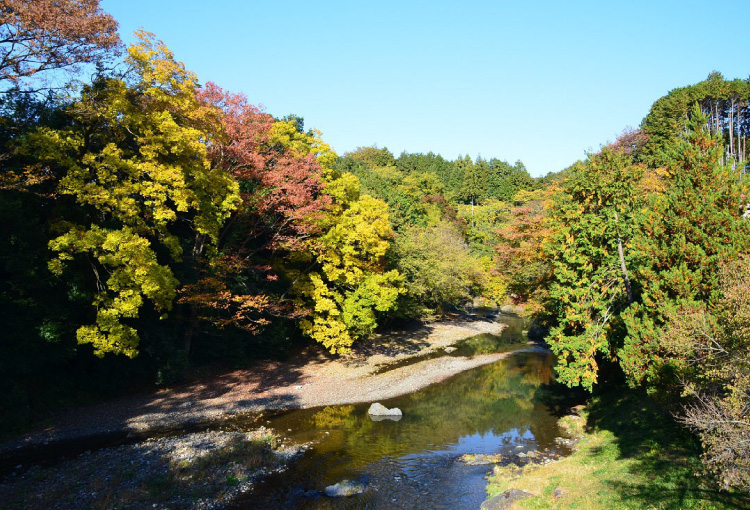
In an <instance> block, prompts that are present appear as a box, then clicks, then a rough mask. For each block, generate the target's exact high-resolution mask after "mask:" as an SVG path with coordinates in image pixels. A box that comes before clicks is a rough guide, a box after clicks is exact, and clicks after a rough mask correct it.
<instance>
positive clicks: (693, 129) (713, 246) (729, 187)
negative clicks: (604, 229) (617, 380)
mask: <svg viewBox="0 0 750 510" xmlns="http://www.w3.org/2000/svg"><path fill="white" fill-rule="evenodd" d="M706 120H707V119H706V117H705V116H703V115H701V113H700V111H699V110H698V108H697V107H696V108H695V109H694V110H693V113H692V115H691V120H690V121H689V123H688V134H687V136H686V137H685V138H683V139H680V140H678V141H677V145H676V147H675V148H674V149H673V152H674V153H675V154H676V156H675V157H674V159H673V160H671V161H670V162H669V165H668V166H667V173H666V178H665V179H666V183H665V186H664V187H665V189H664V191H663V192H661V193H653V194H651V195H650V199H649V202H648V206H647V207H645V208H644V211H643V215H642V219H641V221H640V222H639V230H638V235H637V236H635V237H634V239H633V252H634V253H635V254H636V255H637V260H636V261H635V264H634V265H635V271H634V278H635V279H636V280H637V281H638V286H639V299H638V300H637V302H636V303H635V304H634V306H632V307H631V308H630V309H629V310H628V312H627V313H626V314H625V315H624V322H625V325H626V327H627V336H626V338H625V343H624V346H623V348H622V350H621V352H620V354H619V358H620V363H621V365H622V367H623V369H624V371H625V373H626V374H627V376H628V378H629V380H630V381H631V383H633V384H637V383H650V384H655V383H657V382H659V381H660V380H664V381H667V380H668V379H669V378H670V375H669V374H670V372H671V370H672V363H671V361H670V357H669V356H668V355H667V354H666V353H665V352H664V349H663V347H662V346H661V345H660V338H661V334H662V328H663V325H664V322H665V319H664V317H665V315H668V314H670V313H673V312H674V310H675V309H676V308H677V307H679V306H682V305H683V304H684V303H690V302H704V303H710V302H711V301H712V300H713V299H714V293H715V292H716V289H717V285H718V282H719V273H720V272H719V267H720V264H721V262H722V261H732V260H734V259H735V258H736V257H737V256H738V254H739V253H743V252H745V251H746V250H747V246H750V237H748V236H749V235H750V228H749V226H748V222H747V221H743V220H742V218H741V217H740V214H739V205H740V195H741V191H740V189H739V188H738V180H737V178H736V175H735V173H736V172H734V171H732V170H731V169H730V168H728V167H725V166H723V165H722V164H721V159H722V153H723V148H722V145H721V140H720V138H719V137H718V136H716V135H714V136H712V135H710V134H709V133H708V131H707V129H705V126H706ZM665 377H666V379H665Z"/></svg>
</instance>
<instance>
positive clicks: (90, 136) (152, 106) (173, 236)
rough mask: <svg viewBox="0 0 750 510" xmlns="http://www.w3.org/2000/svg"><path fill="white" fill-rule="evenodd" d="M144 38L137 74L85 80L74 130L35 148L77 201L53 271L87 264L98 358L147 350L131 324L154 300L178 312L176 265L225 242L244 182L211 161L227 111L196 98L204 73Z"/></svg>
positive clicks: (89, 333) (135, 57)
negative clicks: (215, 130)
mask: <svg viewBox="0 0 750 510" xmlns="http://www.w3.org/2000/svg"><path fill="white" fill-rule="evenodd" d="M137 36H138V40H139V42H138V43H137V44H134V45H132V46H131V47H130V48H129V49H128V56H127V58H126V62H127V64H128V65H129V66H130V67H131V71H130V73H129V74H128V75H127V76H126V77H125V78H124V79H123V78H108V77H104V78H100V79H98V80H96V81H95V82H94V83H93V84H92V85H91V86H88V87H86V88H85V89H84V91H83V93H82V94H81V97H80V98H79V99H78V100H77V101H76V102H75V103H74V104H73V105H72V106H71V107H70V110H69V115H70V116H71V118H72V122H71V123H70V127H67V128H64V129H58V130H51V129H42V130H40V131H38V132H37V133H35V134H34V135H33V136H31V137H30V138H29V140H28V146H27V147H28V150H33V151H35V152H36V153H37V154H39V155H41V156H40V158H41V159H42V160H43V162H44V163H45V164H47V165H49V166H50V167H53V168H56V169H57V170H58V171H59V172H61V173H62V174H63V177H62V179H61V181H60V186H59V189H58V193H59V194H60V195H61V196H63V197H65V196H68V197H71V198H72V199H73V200H74V203H75V206H74V207H73V209H72V212H69V213H68V216H69V217H70V219H68V220H66V221H59V222H58V223H57V224H56V225H55V226H54V227H53V228H54V229H55V231H56V234H57V237H55V238H54V239H52V241H50V244H49V246H50V249H51V250H52V251H53V252H54V253H55V258H54V259H53V260H52V261H51V262H50V264H49V266H50V269H51V270H52V272H53V273H56V274H61V273H62V272H63V270H65V268H66V267H67V266H69V265H70V264H71V263H72V262H74V261H77V262H80V263H83V264H88V265H89V267H90V269H91V271H92V273H93V275H94V280H95V285H96V291H95V298H94V302H93V305H94V306H95V309H96V312H95V317H94V320H93V323H92V324H88V325H83V326H81V327H80V328H79V329H78V332H77V336H78V342H79V343H88V344H92V345H93V347H94V353H95V354H96V355H98V356H103V355H104V354H105V353H116V354H124V355H126V356H129V357H134V356H135V355H137V353H138V343H139V336H138V332H137V330H136V328H135V327H134V323H133V319H135V318H137V317H138V315H139V312H140V311H141V310H142V308H143V307H144V306H145V304H146V302H150V304H151V306H152V307H153V308H154V309H155V310H156V311H157V312H159V313H162V314H163V313H166V312H167V311H169V310H170V309H171V307H172V303H173V301H174V298H175V295H176V289H177V286H178V281H177V278H176V277H175V274H174V271H173V268H174V266H175V265H176V264H177V263H178V262H179V263H182V264H183V266H184V265H186V263H189V261H190V260H197V259H198V258H199V257H200V256H201V255H202V254H203V253H204V252H205V251H206V250H207V249H210V248H211V246H213V245H215V243H216V242H217V239H218V236H219V231H220V228H221V226H222V224H223V222H224V221H225V219H226V218H227V217H228V216H229V215H230V214H231V212H232V211H233V210H234V209H235V207H236V206H237V204H238V203H239V193H238V191H239V190H238V185H237V183H236V181H235V180H234V179H233V178H232V177H230V176H229V175H228V174H227V173H226V172H224V171H223V170H220V169H217V168H214V167H212V165H211V164H210V163H209V160H208V157H207V145H206V144H207V143H210V142H211V138H212V136H213V134H212V132H211V129H212V126H215V125H216V119H217V118H218V111H217V110H216V109H215V108H212V107H210V106H207V105H206V104H205V103H203V102H200V101H199V100H198V99H197V98H196V90H197V80H196V77H195V75H194V74H192V73H191V72H189V71H187V70H186V69H185V67H184V65H183V64H182V63H180V62H177V61H175V59H174V57H173V55H172V53H171V52H170V51H169V50H168V49H167V48H166V47H165V46H164V44H163V43H162V42H160V41H157V40H155V39H154V37H153V35H151V34H148V33H145V32H139V33H137ZM186 259H187V262H186Z"/></svg>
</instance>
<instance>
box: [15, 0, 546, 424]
mask: <svg viewBox="0 0 750 510" xmlns="http://www.w3.org/2000/svg"><path fill="white" fill-rule="evenodd" d="M2 16H3V24H2V27H3V31H4V34H5V36H6V37H5V38H4V39H3V40H2V41H1V42H0V51H2V55H3V59H2V66H1V67H0V82H2V83H3V88H2V92H0V144H1V145H2V151H3V169H2V173H1V174H0V195H1V197H0V198H1V200H0V220H1V221H0V223H1V224H2V230H0V233H1V234H2V236H3V237H2V241H3V242H2V243H0V246H2V248H1V249H0V272H1V273H2V276H3V278H2V283H1V284H0V302H1V303H2V306H0V316H2V318H4V319H5V323H6V324H7V325H8V326H7V328H6V334H4V335H3V336H2V340H0V342H1V343H0V351H2V354H3V355H2V356H0V365H1V366H0V370H2V373H3V377H2V378H0V381H2V384H3V388H2V391H0V394H1V395H2V397H0V408H1V409H0V410H1V411H2V412H0V416H2V420H3V426H4V427H5V426H8V425H10V424H12V423H22V422H23V421H24V420H26V419H28V418H29V417H30V416H32V415H33V413H34V412H35V410H38V409H42V408H44V407H45V406H49V405H53V406H54V405H57V402H58V401H60V402H69V401H71V400H73V399H76V398H84V399H85V398H90V397H92V396H93V397H97V396H106V395H110V394H115V393H118V392H122V391H128V389H129V388H131V387H133V386H135V387H143V385H146V384H153V383H158V384H167V383H169V382H170V381H174V380H175V379H178V378H180V377H181V376H182V374H184V372H185V370H186V369H187V368H189V367H190V366H191V365H196V364H197V365H199V364H203V363H208V362H212V361H215V360H219V361H222V362H225V363H226V362H228V363H232V364H242V363H245V362H246V361H248V360H251V359H253V358H257V357H259V356H268V355H281V354H283V353H284V351H285V350H286V349H287V348H288V347H289V346H290V343H291V342H292V341H295V340H298V339H300V340H304V339H305V338H308V339H311V340H313V341H316V342H319V343H320V344H322V345H323V346H324V347H325V348H326V349H327V350H328V351H330V352H331V353H344V352H346V351H347V350H349V349H350V348H351V346H352V345H354V343H355V342H357V341H361V340H362V339H365V338H367V337H369V336H371V335H372V333H373V332H375V330H376V328H377V327H378V325H379V324H382V323H383V322H384V321H392V320H395V319H399V318H401V319H404V318H406V319H414V318H416V319H423V318H425V317H431V316H438V315H443V314H445V313H446V312H448V311H450V310H452V309H455V308H456V307H460V306H462V305H464V304H465V303H467V302H471V300H473V299H477V298H479V297H482V296H483V297H484V298H485V299H486V300H489V301H492V302H496V303H497V302H500V301H501V300H502V299H504V298H505V283H504V279H503V278H502V277H501V275H500V273H499V271H498V267H497V262H498V259H497V255H496V254H495V250H494V244H495V243H496V240H497V236H496V234H495V231H496V230H497V228H498V226H499V225H501V224H502V222H503V221H504V218H505V215H506V211H508V210H509V207H510V203H511V202H512V200H513V197H514V196H515V194H516V193H517V192H518V191H519V190H530V189H533V188H535V187H536V185H537V184H536V181H535V180H534V179H532V178H531V177H530V176H529V174H528V172H526V170H525V168H524V167H523V164H521V163H520V162H517V163H515V164H514V165H510V164H508V163H505V162H503V161H499V160H496V159H492V160H490V161H485V160H482V159H481V158H480V159H477V160H476V161H473V160H471V159H470V158H469V157H459V158H458V159H456V160H455V161H449V160H446V159H443V158H442V157H440V156H436V155H434V154H427V155H423V154H402V155H401V156H400V157H398V158H396V157H394V156H393V155H392V154H391V153H390V152H389V151H388V150H387V149H379V148H376V147H365V148H361V149H358V150H356V151H354V152H352V153H350V154H347V155H345V156H343V157H339V156H337V155H336V154H335V153H334V152H333V151H332V150H331V148H330V147H329V146H328V145H327V144H326V143H325V142H324V141H323V140H322V137H321V134H320V133H319V132H317V131H315V130H306V129H305V126H304V121H303V119H301V118H300V117H297V116H295V115H289V116H287V117H283V118H278V117H274V116H273V115H270V114H268V113H266V112H264V111H263V110H261V109H260V108H257V107H255V106H254V105H252V104H251V103H250V102H249V101H248V100H247V99H246V98H245V97H244V96H242V95H240V94H233V93H231V92H228V91H225V90H223V89H221V88H220V87H219V86H218V85H216V84H214V83H211V82H207V83H205V84H203V85H201V84H200V83H199V82H198V79H197V77H196V76H195V75H194V74H193V73H191V72H190V71H189V70H187V69H186V68H185V66H184V65H183V64H182V63H181V62H180V61H179V60H177V59H176V58H175V56H174V55H173V54H172V52H171V51H170V50H169V49H168V48H167V47H166V46H165V45H164V44H163V43H162V42H161V41H159V40H158V39H157V38H156V36H154V35H153V34H149V33H145V32H139V33H137V34H136V36H137V42H136V43H135V44H133V45H131V46H130V47H128V48H126V49H125V51H124V58H121V57H122V53H123V48H122V47H121V44H120V41H119V38H118V36H117V33H116V28H117V24H116V22H115V21H114V20H113V19H112V18H111V17H110V16H109V15H108V14H106V13H105V12H103V11H102V10H101V9H100V6H99V3H98V2H97V1H96V0H90V1H89V0H86V1H72V0H71V1H65V2H47V1H42V2H27V1H19V2H16V1H13V2H5V4H4V5H3V9H2ZM81 70H86V71H87V73H88V74H92V72H93V78H91V81H79V80H78V78H79V77H81V76H83V73H80V74H76V72H77V71H81ZM48 71H49V72H48ZM42 388H44V390H43V389H42ZM32 401H34V404H32Z"/></svg>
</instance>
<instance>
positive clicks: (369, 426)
mask: <svg viewBox="0 0 750 510" xmlns="http://www.w3.org/2000/svg"><path fill="white" fill-rule="evenodd" d="M498 320H499V321H501V322H505V323H507V324H508V325H509V327H508V328H506V330H505V331H503V334H502V335H501V336H492V335H486V334H484V335H478V336H476V337H472V338H469V339H467V340H464V341H462V342H460V343H458V344H456V345H455V346H454V349H448V351H451V352H450V353H446V351H442V353H441V354H440V355H443V356H445V355H453V356H472V355H474V354H486V353H489V352H497V351H506V350H509V351H512V354H510V355H509V356H508V357H506V358H504V359H502V360H500V361H498V362H495V363H492V364H490V365H484V366H482V367H480V368H476V369H472V370H469V371H467V372H464V373H461V374H458V375H456V376H453V377H451V378H449V379H447V380H445V381H444V382H442V383H440V384H435V385H432V386H429V387H427V388H425V389H422V390H420V391H417V392H415V393H411V394H408V395H404V396H401V397H397V398H393V399H389V400H383V401H381V403H382V404H383V405H385V406H386V407H388V408H393V407H398V408H399V409H401V411H402V413H403V415H402V416H401V417H388V418H384V417H374V416H373V417H371V416H370V415H369V414H368V408H369V406H370V404H369V403H368V404H356V405H337V406H328V407H323V408H312V409H302V410H294V411H288V412H284V413H280V414H275V415H267V416H260V417H259V416H257V415H256V416H253V417H246V418H235V419H231V420H229V421H224V422H222V423H220V424H217V425H216V426H214V427H211V429H210V430H205V431H203V432H199V433H192V434H185V433H184V432H183V433H181V434H180V433H179V432H178V433H175V434H170V435H167V436H161V437H156V438H152V439H150V440H148V441H143V442H140V443H136V444H129V445H122V446H118V447H110V448H104V449H100V450H97V451H93V452H87V453H85V454H83V455H78V456H76V457H74V458H72V459H66V460H63V461H59V462H57V463H56V464H55V465H52V466H34V467H32V468H31V469H28V468H27V467H24V468H23V470H19V472H18V473H13V474H12V475H10V476H9V477H6V478H5V479H4V480H3V481H2V482H1V483H0V501H5V502H6V504H7V505H8V508H80V507H81V505H83V506H84V507H86V506H90V507H102V508H110V507H111V508H115V507H116V508H236V509H258V510H263V509H269V510H270V509H402V508H403V509H407V508H408V509H413V508H430V509H443V508H444V509H454V510H455V509H471V510H476V509H478V508H479V507H480V505H481V503H482V501H484V499H485V498H486V496H485V486H486V483H487V482H486V479H485V478H486V476H487V474H488V473H489V471H491V469H492V465H491V462H497V463H501V464H507V463H508V462H515V463H517V464H523V463H525V462H528V461H529V459H535V460H534V461H535V462H539V461H544V460H545V459H552V458H556V457H558V456H560V455H565V454H567V453H569V450H568V449H567V446H566V444H565V443H564V442H561V441H560V440H559V437H560V436H563V435H564V432H563V431H561V430H560V429H559V427H558V425H557V418H556V417H555V416H553V414H552V413H551V412H550V410H549V409H548V408H547V407H546V406H545V405H544V401H545V400H546V399H545V397H546V396H548V394H549V390H548V387H549V384H550V383H551V382H552V378H553V357H552V355H551V354H550V353H549V352H548V351H546V350H544V349H541V348H539V347H538V346H537V347H530V346H529V345H527V344H526V343H525V339H524V337H523V335H522V330H523V321H522V320H521V319H520V318H518V317H514V316H503V315H501V316H500V317H499V318H498ZM437 355H438V354H430V355H428V356H427V357H434V356H437ZM423 359H424V358H417V359H414V358H412V359H410V360H407V361H405V362H402V363H401V365H399V366H403V365H404V364H407V365H408V364H410V363H418V362H419V361H421V360H423ZM390 368H393V367H390ZM387 369H389V367H382V368H381V370H387ZM556 439H557V441H556Z"/></svg>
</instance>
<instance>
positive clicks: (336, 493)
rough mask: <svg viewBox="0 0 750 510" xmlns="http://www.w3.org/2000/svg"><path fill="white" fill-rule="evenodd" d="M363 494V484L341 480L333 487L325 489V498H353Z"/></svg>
mask: <svg viewBox="0 0 750 510" xmlns="http://www.w3.org/2000/svg"><path fill="white" fill-rule="evenodd" d="M363 492H365V484H363V483H361V482H356V481H352V480H341V481H340V482H339V483H337V484H335V485H329V486H328V487H326V489H325V493H326V496H328V497H331V498H339V497H345V496H355V495H357V494H362V493H363Z"/></svg>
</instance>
